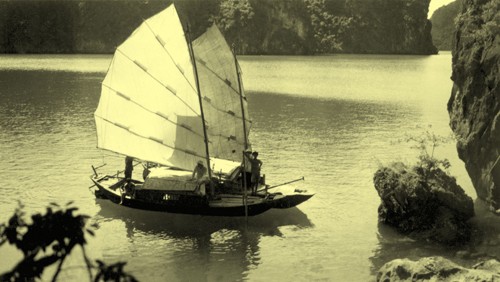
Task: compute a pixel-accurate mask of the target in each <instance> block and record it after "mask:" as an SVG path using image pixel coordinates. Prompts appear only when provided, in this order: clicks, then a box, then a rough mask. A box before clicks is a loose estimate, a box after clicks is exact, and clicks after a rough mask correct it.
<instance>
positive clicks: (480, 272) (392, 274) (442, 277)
mask: <svg viewBox="0 0 500 282" xmlns="http://www.w3.org/2000/svg"><path fill="white" fill-rule="evenodd" d="M377 281H383V282H392V281H394V282H395V281H398V282H399V281H414V282H415V281H500V262H498V261H496V260H488V261H484V262H481V263H478V264H476V265H474V266H473V267H471V268H465V267H462V266H459V265H457V264H455V263H453V262H451V261H450V260H447V259H445V258H442V257H427V258H422V259H420V260H418V261H411V260H409V259H395V260H393V261H390V262H388V263H386V264H385V265H384V266H382V267H381V268H380V270H379V271H378V273H377Z"/></svg>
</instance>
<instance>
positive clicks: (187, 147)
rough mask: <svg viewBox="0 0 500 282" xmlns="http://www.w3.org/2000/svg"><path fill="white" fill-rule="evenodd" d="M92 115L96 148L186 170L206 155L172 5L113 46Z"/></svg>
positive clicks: (185, 49) (190, 73)
mask: <svg viewBox="0 0 500 282" xmlns="http://www.w3.org/2000/svg"><path fill="white" fill-rule="evenodd" d="M95 120H96V128H97V135H98V147H99V148H103V149H107V150H110V151H113V152H117V153H120V154H124V155H128V156H132V157H135V158H139V159H142V160H147V161H151V162H156V163H159V164H164V165H168V166H174V167H179V168H182V169H189V170H190V169H192V168H193V167H194V166H195V164H196V162H197V161H198V160H200V159H205V158H206V155H207V152H206V149H205V145H204V141H203V140H204V134H203V129H202V119H201V116H200V105H199V98H198V92H197V89H196V83H195V76H194V73H193V66H192V61H191V58H190V53H189V49H188V46H187V43H186V39H185V35H184V31H183V28H182V25H181V23H180V20H179V17H178V15H177V12H176V9H175V7H174V5H171V6H170V7H168V8H167V9H165V10H164V11H162V12H160V13H158V14H157V15H155V16H153V17H151V18H150V19H148V20H146V21H144V22H143V24H142V25H141V26H140V27H138V28H137V29H136V30H135V31H134V33H133V34H132V35H131V36H130V37H129V38H128V39H127V40H126V41H125V42H124V43H123V44H121V45H120V46H119V47H118V48H117V50H116V52H115V54H114V57H113V60H112V62H111V65H110V67H109V70H108V73H107V75H106V77H105V79H104V81H103V83H102V91H101V98H100V101H99V106H98V108H97V110H96V112H95ZM210 123H212V122H210Z"/></svg>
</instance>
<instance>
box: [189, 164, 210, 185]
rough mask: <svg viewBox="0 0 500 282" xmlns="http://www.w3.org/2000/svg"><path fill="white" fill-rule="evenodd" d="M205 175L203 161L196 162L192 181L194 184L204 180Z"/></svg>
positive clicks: (205, 169) (205, 170)
mask: <svg viewBox="0 0 500 282" xmlns="http://www.w3.org/2000/svg"><path fill="white" fill-rule="evenodd" d="M205 174H207V168H206V167H205V166H204V165H203V161H198V163H197V164H196V166H195V167H194V170H193V175H192V176H191V178H192V179H195V180H196V182H198V183H201V182H202V181H203V180H204V177H205Z"/></svg>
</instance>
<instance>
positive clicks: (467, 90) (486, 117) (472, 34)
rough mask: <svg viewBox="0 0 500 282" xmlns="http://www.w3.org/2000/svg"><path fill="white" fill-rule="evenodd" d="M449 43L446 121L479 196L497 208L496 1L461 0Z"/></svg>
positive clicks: (499, 42)
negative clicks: (450, 66)
mask: <svg viewBox="0 0 500 282" xmlns="http://www.w3.org/2000/svg"><path fill="white" fill-rule="evenodd" d="M462 5H463V7H462V11H461V14H460V15H459V17H458V19H457V30H456V32H455V37H454V43H453V50H452V51H453V74H452V80H453V89H452V93H451V97H450V100H449V102H448V112H449V115H450V126H451V128H452V130H453V132H454V133H455V136H456V137H457V150H458V155H459V157H460V158H461V159H462V160H463V161H464V162H465V167H466V169H467V172H468V173H469V176H470V178H471V179H472V183H473V185H474V188H475V189H476V192H477V195H478V197H479V198H481V199H484V200H486V201H487V202H488V203H489V204H490V206H491V209H492V210H498V209H500V88H499V81H500V72H499V69H500V23H499V21H500V16H499V15H500V13H499V7H500V3H499V2H498V1H495V0H462Z"/></svg>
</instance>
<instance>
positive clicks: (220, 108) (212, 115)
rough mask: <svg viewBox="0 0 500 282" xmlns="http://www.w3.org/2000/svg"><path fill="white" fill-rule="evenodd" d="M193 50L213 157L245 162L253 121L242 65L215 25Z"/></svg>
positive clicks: (200, 38) (201, 37)
mask: <svg viewBox="0 0 500 282" xmlns="http://www.w3.org/2000/svg"><path fill="white" fill-rule="evenodd" d="M193 49H194V56H195V58H196V65H197V70H198V80H199V85H200V92H201V95H202V97H203V100H202V101H203V111H204V115H205V121H206V124H207V125H208V129H207V131H208V132H207V134H208V138H209V140H210V143H209V152H210V156H211V157H213V158H219V159H225V160H231V161H237V162H241V161H242V151H243V150H244V149H245V143H246V142H248V141H247V140H246V139H248V138H247V136H248V133H249V131H250V121H249V117H248V111H247V102H246V97H245V96H244V93H243V87H242V85H241V84H239V83H240V81H239V77H240V76H239V75H238V73H237V71H238V72H240V69H239V65H238V64H237V61H236V60H235V57H234V55H233V53H232V51H231V48H230V47H229V46H228V44H227V42H226V40H225V39H224V36H223V35H222V34H221V32H220V31H219V29H218V28H217V26H215V25H213V26H212V27H210V28H209V29H208V30H207V31H206V32H205V33H204V34H203V35H201V36H200V37H198V38H197V39H196V40H195V41H194V42H193ZM240 86H241V87H240ZM240 89H241V93H240ZM240 94H241V95H242V96H243V97H240ZM241 101H243V107H242V102H241ZM242 111H243V112H242ZM243 116H244V117H245V120H246V133H245V131H244V129H243Z"/></svg>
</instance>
